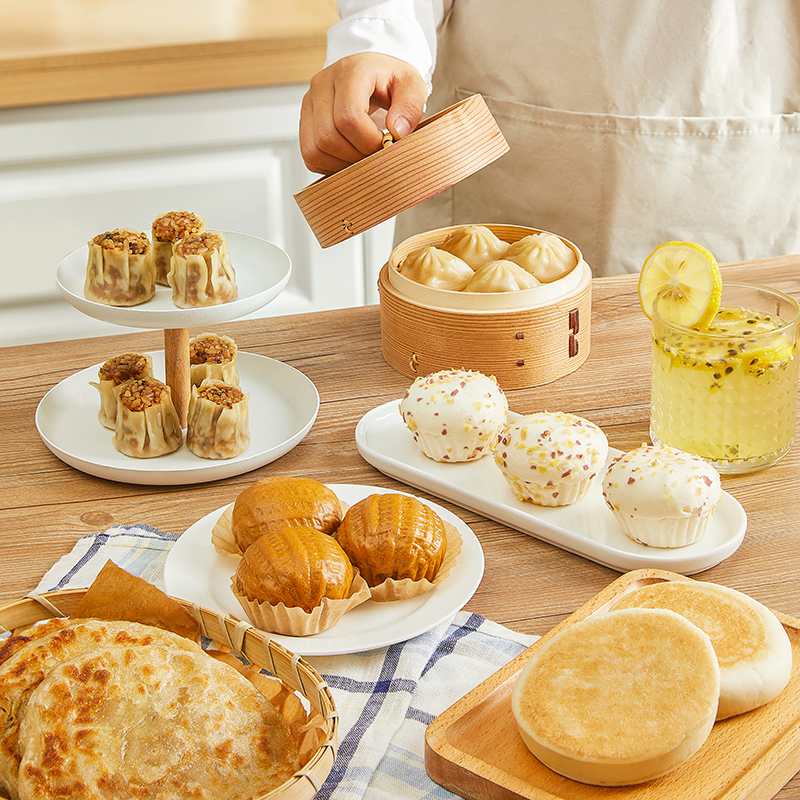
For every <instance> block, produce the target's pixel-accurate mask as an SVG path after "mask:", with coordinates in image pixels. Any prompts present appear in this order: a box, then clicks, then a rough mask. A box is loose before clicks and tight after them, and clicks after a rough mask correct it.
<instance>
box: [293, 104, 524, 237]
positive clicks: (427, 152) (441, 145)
mask: <svg viewBox="0 0 800 800" xmlns="http://www.w3.org/2000/svg"><path fill="white" fill-rule="evenodd" d="M508 150H509V146H508V143H507V142H506V140H505V138H504V137H503V134H502V133H501V131H500V128H498V127H497V123H496V122H495V119H494V117H493V116H492V114H491V112H490V111H489V109H488V107H487V106H486V102H485V101H484V99H483V97H481V96H480V95H479V94H476V95H472V96H471V97H468V98H467V99H466V100H462V101H461V102H460V103H456V104H455V105H453V106H450V108H447V109H445V110H444V111H441V112H440V113H438V114H435V115H433V116H431V117H429V118H428V119H426V120H423V121H422V122H421V123H420V124H419V125H418V126H417V128H416V129H415V130H414V131H413V132H412V133H410V134H409V135H408V136H405V137H403V138H402V139H399V140H398V141H396V142H390V143H389V144H388V145H387V146H385V147H384V149H383V150H380V151H378V152H377V153H373V154H372V155H370V156H367V157H366V158H364V159H362V160H361V161H357V162H356V163H355V164H352V165H351V166H349V167H346V168H345V169H343V170H341V171H339V172H336V173H334V174H333V175H329V176H327V177H325V178H321V179H320V180H318V181H316V182H315V183H312V184H311V185H310V186H307V187H306V188H305V189H303V190H302V191H300V192H298V193H297V194H296V195H295V196H294V198H295V200H296V201H297V205H298V206H299V207H300V210H301V211H302V212H303V215H304V216H305V218H306V220H307V222H308V224H309V226H310V227H311V230H312V231H313V233H314V235H315V236H316V237H317V241H318V242H319V243H320V245H322V247H330V246H331V245H334V244H338V243H339V242H342V241H345V240H346V239H349V238H351V237H352V236H355V235H356V234H358V233H363V232H364V231H366V230H369V229H370V228H372V227H374V226H375V225H378V224H379V223H381V222H384V221H386V220H387V219H390V218H391V217H394V216H396V215H397V214H399V213H400V212H401V211H405V210H406V209H409V208H411V207H412V206H415V205H416V204H417V203H420V202H421V201H422V200H425V199H426V198H428V197H431V196H433V195H435V194H438V193H439V192H441V191H443V190H444V189H447V188H448V187H449V186H452V185H453V184H454V183H458V181H460V180H463V179H464V178H466V177H467V176H468V175H472V174H473V173H474V172H477V171H478V170H479V169H481V168H483V167H485V166H486V165H487V164H490V163H491V162H492V161H495V160H496V159H498V158H499V157H500V156H502V155H504V154H505V153H507V152H508Z"/></svg>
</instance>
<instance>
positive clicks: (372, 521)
mask: <svg viewBox="0 0 800 800" xmlns="http://www.w3.org/2000/svg"><path fill="white" fill-rule="evenodd" d="M336 539H337V541H338V542H339V544H340V545H341V546H342V549H343V550H344V551H345V553H347V555H348V556H349V557H350V560H351V561H352V562H353V564H354V565H355V566H356V567H358V569H359V571H360V572H361V574H362V575H363V576H364V580H366V582H367V583H368V584H369V585H370V586H378V585H380V584H381V583H383V582H384V581H385V580H386V579H387V578H392V579H393V580H398V581H399V580H404V579H406V578H410V579H411V580H415V581H417V580H423V579H426V580H429V581H432V580H433V579H434V578H435V577H436V574H437V573H438V572H439V568H440V567H441V566H442V562H443V561H444V556H445V552H446V550H447V537H446V534H445V527H444V522H443V521H442V519H441V518H440V517H439V515H438V514H437V513H436V512H435V511H434V510H433V509H432V508H430V507H429V506H427V505H425V503H422V502H421V501H419V500H417V499H416V498H415V497H409V496H408V495H402V494H373V495H370V496H369V497H365V498H364V499H363V500H360V501H359V502H358V503H356V504H355V505H353V506H351V507H350V508H349V509H348V510H347V513H346V514H345V516H344V520H342V524H341V525H340V526H339V529H338V530H337V532H336Z"/></svg>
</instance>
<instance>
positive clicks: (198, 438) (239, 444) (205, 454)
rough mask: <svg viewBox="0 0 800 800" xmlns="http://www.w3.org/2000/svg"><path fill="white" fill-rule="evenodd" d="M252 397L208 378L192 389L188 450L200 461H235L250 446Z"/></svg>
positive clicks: (188, 416) (188, 420) (234, 387)
mask: <svg viewBox="0 0 800 800" xmlns="http://www.w3.org/2000/svg"><path fill="white" fill-rule="evenodd" d="M248 401H249V395H246V394H245V393H244V392H243V391H242V390H241V389H240V388H239V387H238V386H232V385H231V384H228V383H223V382H222V381H215V380H213V379H211V378H206V379H205V380H204V381H203V382H202V383H201V384H200V386H192V396H191V397H190V398H189V412H188V415H187V420H186V446H187V447H188V448H189V449H190V450H191V451H192V452H193V453H194V454H195V455H196V456H199V457H200V458H234V457H235V456H238V455H240V454H241V453H243V452H244V451H245V450H247V448H248V447H249V446H250V420H249V409H248Z"/></svg>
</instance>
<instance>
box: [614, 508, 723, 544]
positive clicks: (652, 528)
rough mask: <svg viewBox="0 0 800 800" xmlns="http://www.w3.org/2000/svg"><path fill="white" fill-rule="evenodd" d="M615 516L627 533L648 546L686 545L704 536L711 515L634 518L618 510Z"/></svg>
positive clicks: (635, 540)
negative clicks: (676, 517)
mask: <svg viewBox="0 0 800 800" xmlns="http://www.w3.org/2000/svg"><path fill="white" fill-rule="evenodd" d="M614 516H615V517H616V518H617V521H618V522H619V524H620V527H621V528H622V530H623V531H624V532H625V534H626V535H627V536H628V537H629V538H630V539H633V541H634V542H638V543H639V544H644V545H647V546H648V547H664V548H666V547H668V548H672V547H686V545H689V544H694V543H695V542H697V541H699V540H700V539H702V538H703V534H704V533H705V532H706V528H707V527H708V524H709V522H710V521H711V516H710V515H709V516H703V517H685V518H681V519H632V518H631V517H628V516H625V515H624V514H621V513H620V512H618V511H614Z"/></svg>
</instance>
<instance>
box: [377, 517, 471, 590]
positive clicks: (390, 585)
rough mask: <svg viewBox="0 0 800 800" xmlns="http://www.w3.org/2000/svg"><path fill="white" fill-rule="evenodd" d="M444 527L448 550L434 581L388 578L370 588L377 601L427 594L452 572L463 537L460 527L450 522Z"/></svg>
mask: <svg viewBox="0 0 800 800" xmlns="http://www.w3.org/2000/svg"><path fill="white" fill-rule="evenodd" d="M444 529H445V536H446V538H447V552H446V553H445V555H444V561H442V566H441V567H439V571H438V572H437V573H436V577H435V578H434V579H433V580H432V581H429V580H427V579H425V578H423V579H422V580H417V581H415V580H412V579H411V578H404V579H403V580H401V581H396V580H393V579H392V578H387V579H386V580H385V581H384V582H383V583H379V584H378V585H377V586H373V587H371V589H370V592H371V593H372V599H373V600H374V601H375V602H376V603H389V602H392V601H394V600H406V599H408V598H409V597H417V596H418V595H421V594H425V592H429V591H430V590H431V589H433V587H434V586H436V585H437V584H439V583H441V582H442V581H443V580H444V579H445V578H446V577H447V576H448V575H449V574H450V571H451V570H452V569H453V567H454V566H455V565H456V561H457V560H458V556H459V554H460V553H461V547H462V545H463V539H462V538H461V534H460V533H459V531H458V528H456V527H455V526H454V525H451V524H450V523H449V522H445V523H444Z"/></svg>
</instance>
